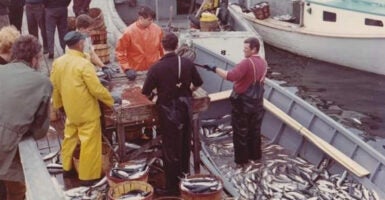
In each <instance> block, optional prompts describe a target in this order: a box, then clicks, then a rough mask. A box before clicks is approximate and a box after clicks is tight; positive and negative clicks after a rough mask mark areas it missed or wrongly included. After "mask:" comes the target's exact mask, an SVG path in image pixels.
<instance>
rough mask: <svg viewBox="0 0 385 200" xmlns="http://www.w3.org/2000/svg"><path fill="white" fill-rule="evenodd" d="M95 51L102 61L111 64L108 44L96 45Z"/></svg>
mask: <svg viewBox="0 0 385 200" xmlns="http://www.w3.org/2000/svg"><path fill="white" fill-rule="evenodd" d="M93 46H94V51H95V53H96V55H98V56H99V58H100V60H101V61H102V62H103V63H104V64H106V63H109V62H110V48H109V47H108V45H107V44H95V45H93Z"/></svg>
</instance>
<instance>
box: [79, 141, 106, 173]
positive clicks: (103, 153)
mask: <svg viewBox="0 0 385 200" xmlns="http://www.w3.org/2000/svg"><path fill="white" fill-rule="evenodd" d="M111 153H112V152H111V149H110V147H109V146H108V145H107V144H106V143H102V174H103V173H104V174H108V170H109V169H110V168H111V160H110V159H111ZM79 156H80V146H77V147H76V149H75V151H74V154H73V156H72V162H73V165H74V167H75V170H76V171H77V172H78V173H79Z"/></svg>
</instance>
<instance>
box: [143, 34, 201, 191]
mask: <svg viewBox="0 0 385 200" xmlns="http://www.w3.org/2000/svg"><path fill="white" fill-rule="evenodd" d="M162 46H163V49H164V52H165V55H164V56H163V57H162V58H161V59H160V60H159V61H158V62H156V63H155V64H154V65H153V66H152V67H150V70H149V71H148V74H147V78H146V81H145V83H144V85H143V89H142V93H143V94H144V95H146V96H152V95H151V93H152V92H153V90H154V89H156V90H157V94H158V100H157V102H156V104H157V106H158V112H159V121H160V130H159V131H160V134H161V135H162V152H163V159H164V164H165V174H166V189H167V191H168V193H169V195H178V193H179V190H178V188H179V185H178V184H179V178H178V177H181V176H182V175H183V173H189V172H190V170H189V159H190V148H189V147H190V139H191V129H192V127H191V104H190V102H191V98H192V91H193V90H195V89H196V88H197V87H199V86H201V85H202V84H203V81H202V79H201V77H200V75H199V73H198V71H197V69H196V68H195V66H194V64H193V63H192V62H191V61H190V60H188V59H186V58H181V57H179V56H177V54H176V53H175V49H176V48H177V46H178V38H177V36H176V35H175V34H173V33H167V34H165V36H164V37H163V39H162ZM191 83H192V84H193V85H194V86H193V87H192V88H191Z"/></svg>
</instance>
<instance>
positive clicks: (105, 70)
mask: <svg viewBox="0 0 385 200" xmlns="http://www.w3.org/2000/svg"><path fill="white" fill-rule="evenodd" d="M102 71H103V73H104V74H106V80H107V81H110V80H111V79H112V75H113V74H114V73H115V72H114V71H113V70H112V69H111V68H109V67H107V66H103V67H102Z"/></svg>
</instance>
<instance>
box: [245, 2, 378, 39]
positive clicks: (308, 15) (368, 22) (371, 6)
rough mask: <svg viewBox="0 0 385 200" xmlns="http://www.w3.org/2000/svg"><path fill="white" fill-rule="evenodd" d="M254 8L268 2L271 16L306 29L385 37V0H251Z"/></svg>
mask: <svg viewBox="0 0 385 200" xmlns="http://www.w3.org/2000/svg"><path fill="white" fill-rule="evenodd" d="M239 2H240V4H243V5H244V6H245V7H247V8H250V10H252V9H253V7H255V5H256V4H261V3H263V2H267V3H268V5H269V10H270V17H271V18H272V19H276V20H279V21H285V22H290V23H294V24H299V27H303V28H304V29H303V31H305V32H311V33H317V34H324V35H333V36H341V37H376V36H378V37H383V36H384V34H385V27H384V24H385V3H384V2H376V1H375V0H285V1H283V0H247V1H246V2H244V3H242V2H243V1H239Z"/></svg>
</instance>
